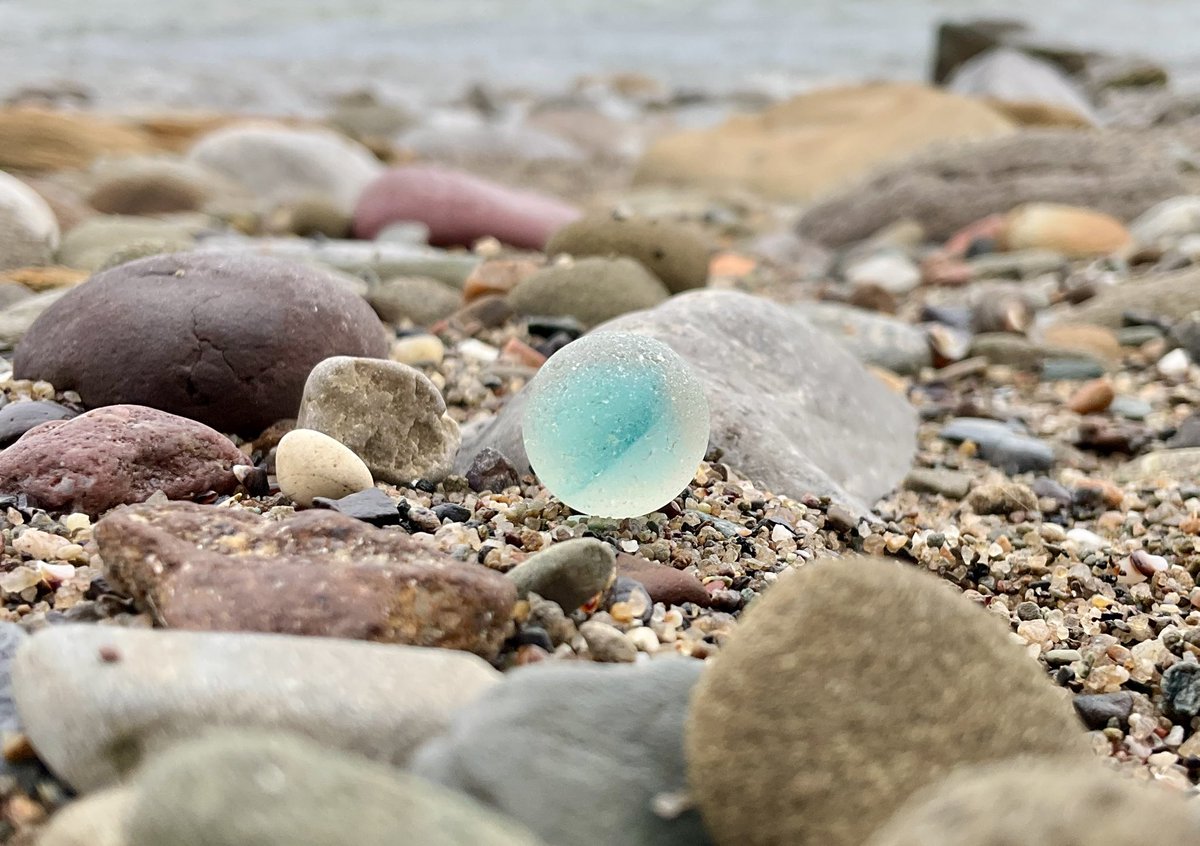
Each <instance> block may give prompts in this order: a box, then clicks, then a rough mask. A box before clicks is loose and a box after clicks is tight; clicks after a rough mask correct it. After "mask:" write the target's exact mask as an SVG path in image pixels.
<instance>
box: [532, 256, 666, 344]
mask: <svg viewBox="0 0 1200 846" xmlns="http://www.w3.org/2000/svg"><path fill="white" fill-rule="evenodd" d="M668 296H670V292H669V291H667V289H666V288H665V287H664V286H663V284H662V282H660V281H659V280H658V277H656V276H655V275H654V274H653V273H651V272H650V271H649V270H647V269H646V268H645V267H643V266H642V264H641V263H640V262H637V261H634V260H633V259H631V258H626V257H624V256H621V257H618V258H597V257H591V258H582V259H580V260H579V261H574V262H571V263H569V264H556V265H553V266H551V267H546V268H543V269H541V270H539V271H537V272H536V273H534V274H533V275H532V276H530V277H528V278H527V279H524V280H523V281H521V282H520V284H518V285H517V286H516V287H515V288H513V290H512V292H511V293H509V295H508V302H509V304H510V305H512V307H513V309H514V310H515V311H516V312H518V313H519V314H527V315H537V316H542V317H544V316H555V317H562V316H569V317H574V318H575V319H576V320H578V321H579V322H580V323H582V324H583V325H584V326H587V327H591V326H595V325H596V324H598V323H603V322H604V321H606V320H610V319H612V318H614V317H617V316H619V315H622V314H626V313H628V312H631V311H637V310H638V309H642V308H651V307H653V306H656V305H658V304H659V303H661V302H662V301H663V300H665V299H666V298H667V297H668Z"/></svg>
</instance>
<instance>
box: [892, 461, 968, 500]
mask: <svg viewBox="0 0 1200 846" xmlns="http://www.w3.org/2000/svg"><path fill="white" fill-rule="evenodd" d="M904 487H905V489H907V490H910V491H917V492H918V493H932V494H941V495H942V496H944V497H946V498H947V499H962V498H963V497H965V496H966V495H967V492H968V491H969V490H970V489H971V477H970V476H968V475H967V474H966V473H961V472H959V471H957V470H944V469H941V468H938V467H914V468H913V469H912V470H910V471H909V473H908V476H906V477H905V479H904Z"/></svg>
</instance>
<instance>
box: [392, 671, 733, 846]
mask: <svg viewBox="0 0 1200 846" xmlns="http://www.w3.org/2000/svg"><path fill="white" fill-rule="evenodd" d="M703 667H704V664H703V662H700V661H693V660H688V659H682V658H670V657H668V658H656V659H655V660H653V661H650V662H649V663H646V664H638V665H634V666H596V665H590V666H589V665H586V664H583V665H572V664H558V665H549V664H547V665H539V666H534V667H529V668H526V669H519V670H516V671H515V672H512V673H509V674H508V675H507V676H506V677H505V680H504V683H503V684H501V685H498V686H496V687H495V688H493V689H492V690H490V691H489V692H488V693H487V694H486V695H485V696H483V697H481V698H480V699H479V700H478V701H477V702H475V703H472V704H471V705H469V706H467V707H465V708H463V709H462V710H461V711H459V712H458V713H457V714H456V715H455V718H454V722H453V724H452V726H451V728H450V730H449V732H447V733H446V734H445V735H444V736H442V737H440V738H437V739H435V740H433V741H432V742H430V743H429V744H428V745H426V746H424V747H423V748H422V749H421V750H420V752H418V753H417V756H416V758H415V759H414V761H413V765H412V768H413V771H414V772H416V773H417V774H418V775H421V776H424V777H425V778H429V779H432V780H434V781H436V782H438V783H440V784H444V785H446V786H447V787H451V788H454V789H456V790H460V791H462V792H464V793H466V794H468V795H470V796H474V797H476V798H478V799H479V800H480V801H482V802H486V803H488V804H489V805H492V806H494V807H496V808H497V809H498V810H500V811H502V812H504V813H506V814H508V815H510V816H512V817H513V818H514V819H516V820H518V821H520V822H521V823H523V824H524V825H526V826H528V827H529V828H530V829H531V830H533V831H534V832H535V833H537V834H538V835H539V836H540V837H542V838H543V839H545V840H546V842H548V843H554V844H556V846H706V844H708V843H710V842H711V841H710V840H709V838H708V835H707V834H706V833H705V831H704V828H703V826H702V825H701V822H700V816H699V814H698V813H697V812H696V811H695V810H694V809H688V810H684V811H683V812H682V813H680V814H679V815H678V816H664V815H662V814H660V813H659V812H658V811H657V809H656V805H657V804H658V803H659V802H661V801H663V800H668V801H669V800H670V799H671V798H672V797H677V796H681V795H682V794H683V793H684V792H685V790H686V779H685V775H684V762H683V722H684V719H685V716H686V714H687V708H688V700H689V697H690V695H691V692H692V688H693V686H694V685H695V682H696V679H697V678H699V676H700V672H701V670H702V669H703ZM515 772H520V773H521V777H520V778H514V776H513V774H514V773H515Z"/></svg>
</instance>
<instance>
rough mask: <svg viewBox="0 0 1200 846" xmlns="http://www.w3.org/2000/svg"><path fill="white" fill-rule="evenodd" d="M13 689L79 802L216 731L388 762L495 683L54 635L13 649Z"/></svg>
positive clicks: (359, 650) (476, 669)
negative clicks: (296, 736) (279, 735)
mask: <svg viewBox="0 0 1200 846" xmlns="http://www.w3.org/2000/svg"><path fill="white" fill-rule="evenodd" d="M13 679H14V690H15V693H16V700H17V707H18V708H19V710H20V713H21V717H22V720H23V721H24V724H25V730H26V733H27V734H28V736H29V739H30V741H31V742H32V743H33V746H34V748H35V749H36V750H37V752H38V755H39V757H41V758H42V760H43V761H45V762H46V764H47V765H48V766H49V767H50V769H51V770H52V771H53V772H54V773H56V774H57V775H58V776H60V777H61V778H62V779H64V780H65V781H66V782H67V783H68V784H70V785H71V786H73V787H74V788H75V789H77V790H81V791H90V790H96V789H98V788H101V787H105V786H108V785H112V784H115V783H116V782H117V781H119V780H121V779H122V778H123V777H125V776H127V775H129V774H130V773H131V772H132V771H133V770H134V768H136V767H137V765H138V764H139V763H140V762H141V761H142V760H143V759H144V758H146V757H149V756H153V755H154V754H156V753H158V752H160V751H162V750H164V749H166V748H168V747H170V746H171V745H172V744H174V743H177V742H178V741H180V740H183V739H186V738H189V737H193V736H195V735H196V734H197V732H200V731H203V730H204V729H206V728H210V727H214V726H229V727H239V728H247V729H256V730H270V729H286V730H292V731H298V732H302V733H304V734H306V735H308V736H309V737H311V738H312V739H313V740H315V741H318V742H320V743H325V744H328V745H329V746H331V747H334V748H337V749H343V750H346V751H352V752H356V753H358V754H361V755H366V756H367V757H370V758H374V759H376V760H380V761H385V762H389V763H394V764H400V763H403V762H404V761H406V760H407V759H408V757H409V756H410V755H411V754H412V753H413V752H414V751H415V750H416V748H417V747H418V746H419V745H420V744H422V743H424V742H425V741H427V740H428V739H429V738H431V737H436V736H437V735H438V734H440V733H441V732H442V731H443V730H444V729H445V727H446V725H447V724H448V722H449V720H450V718H451V716H452V714H453V712H454V710H455V709H456V708H457V707H459V706H461V705H463V704H465V703H467V702H469V701H471V700H473V699H474V698H475V697H477V696H478V695H479V694H481V693H482V692H483V691H484V690H486V689H487V688H488V687H489V686H491V685H493V684H496V683H497V682H498V681H499V680H500V674H499V673H497V672H496V671H495V670H493V669H492V668H491V667H489V666H488V664H487V662H485V661H484V660H482V659H481V658H478V657H477V656H474V655H470V654H468V653H465V652H455V651H450V650H444V649H427V648H421V647H413V646H397V645H394V644H386V645H384V644H374V643H360V642H355V641H348V640H337V639H332V638H317V637H285V636H280V635H262V634H246V633H233V634H227V633H209V632H171V631H145V630H137V629H127V628H121V627H113V626H103V627H100V626H85V625H59V626H53V627H50V628H47V629H45V630H43V631H41V632H38V634H37V635H35V636H34V637H33V638H32V639H31V640H30V642H29V643H28V644H27V645H26V647H25V648H24V649H22V650H21V651H20V653H19V654H18V657H17V661H16V664H15V666H14V670H13ZM347 703H353V705H354V707H347ZM81 714H86V715H88V718H87V719H79V715H81Z"/></svg>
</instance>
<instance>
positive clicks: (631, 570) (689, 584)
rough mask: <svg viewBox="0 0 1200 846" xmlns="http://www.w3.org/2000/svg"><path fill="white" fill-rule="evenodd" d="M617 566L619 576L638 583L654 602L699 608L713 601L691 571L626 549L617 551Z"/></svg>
mask: <svg viewBox="0 0 1200 846" xmlns="http://www.w3.org/2000/svg"><path fill="white" fill-rule="evenodd" d="M616 565H617V570H616V572H617V574H618V575H619V576H623V577H625V578H629V579H633V580H634V581H635V582H638V583H639V584H641V585H642V586H643V587H644V588H645V589H646V592H647V593H648V594H649V595H650V598H651V599H652V600H653V601H655V602H662V603H664V604H666V605H683V604H684V603H685V602H691V603H694V604H695V605H699V606H701V607H708V606H709V605H710V604H711V602H712V596H711V594H709V592H708V591H706V590H705V589H704V585H703V584H701V583H700V580H699V579H697V578H696V577H695V576H694V575H692V574H691V573H685V572H684V571H682V570H676V569H675V568H674V567H671V566H669V565H667V564H659V563H658V562H657V561H650V560H649V559H646V558H640V557H638V556H635V555H630V554H628V553H625V552H619V553H617V561H616Z"/></svg>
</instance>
